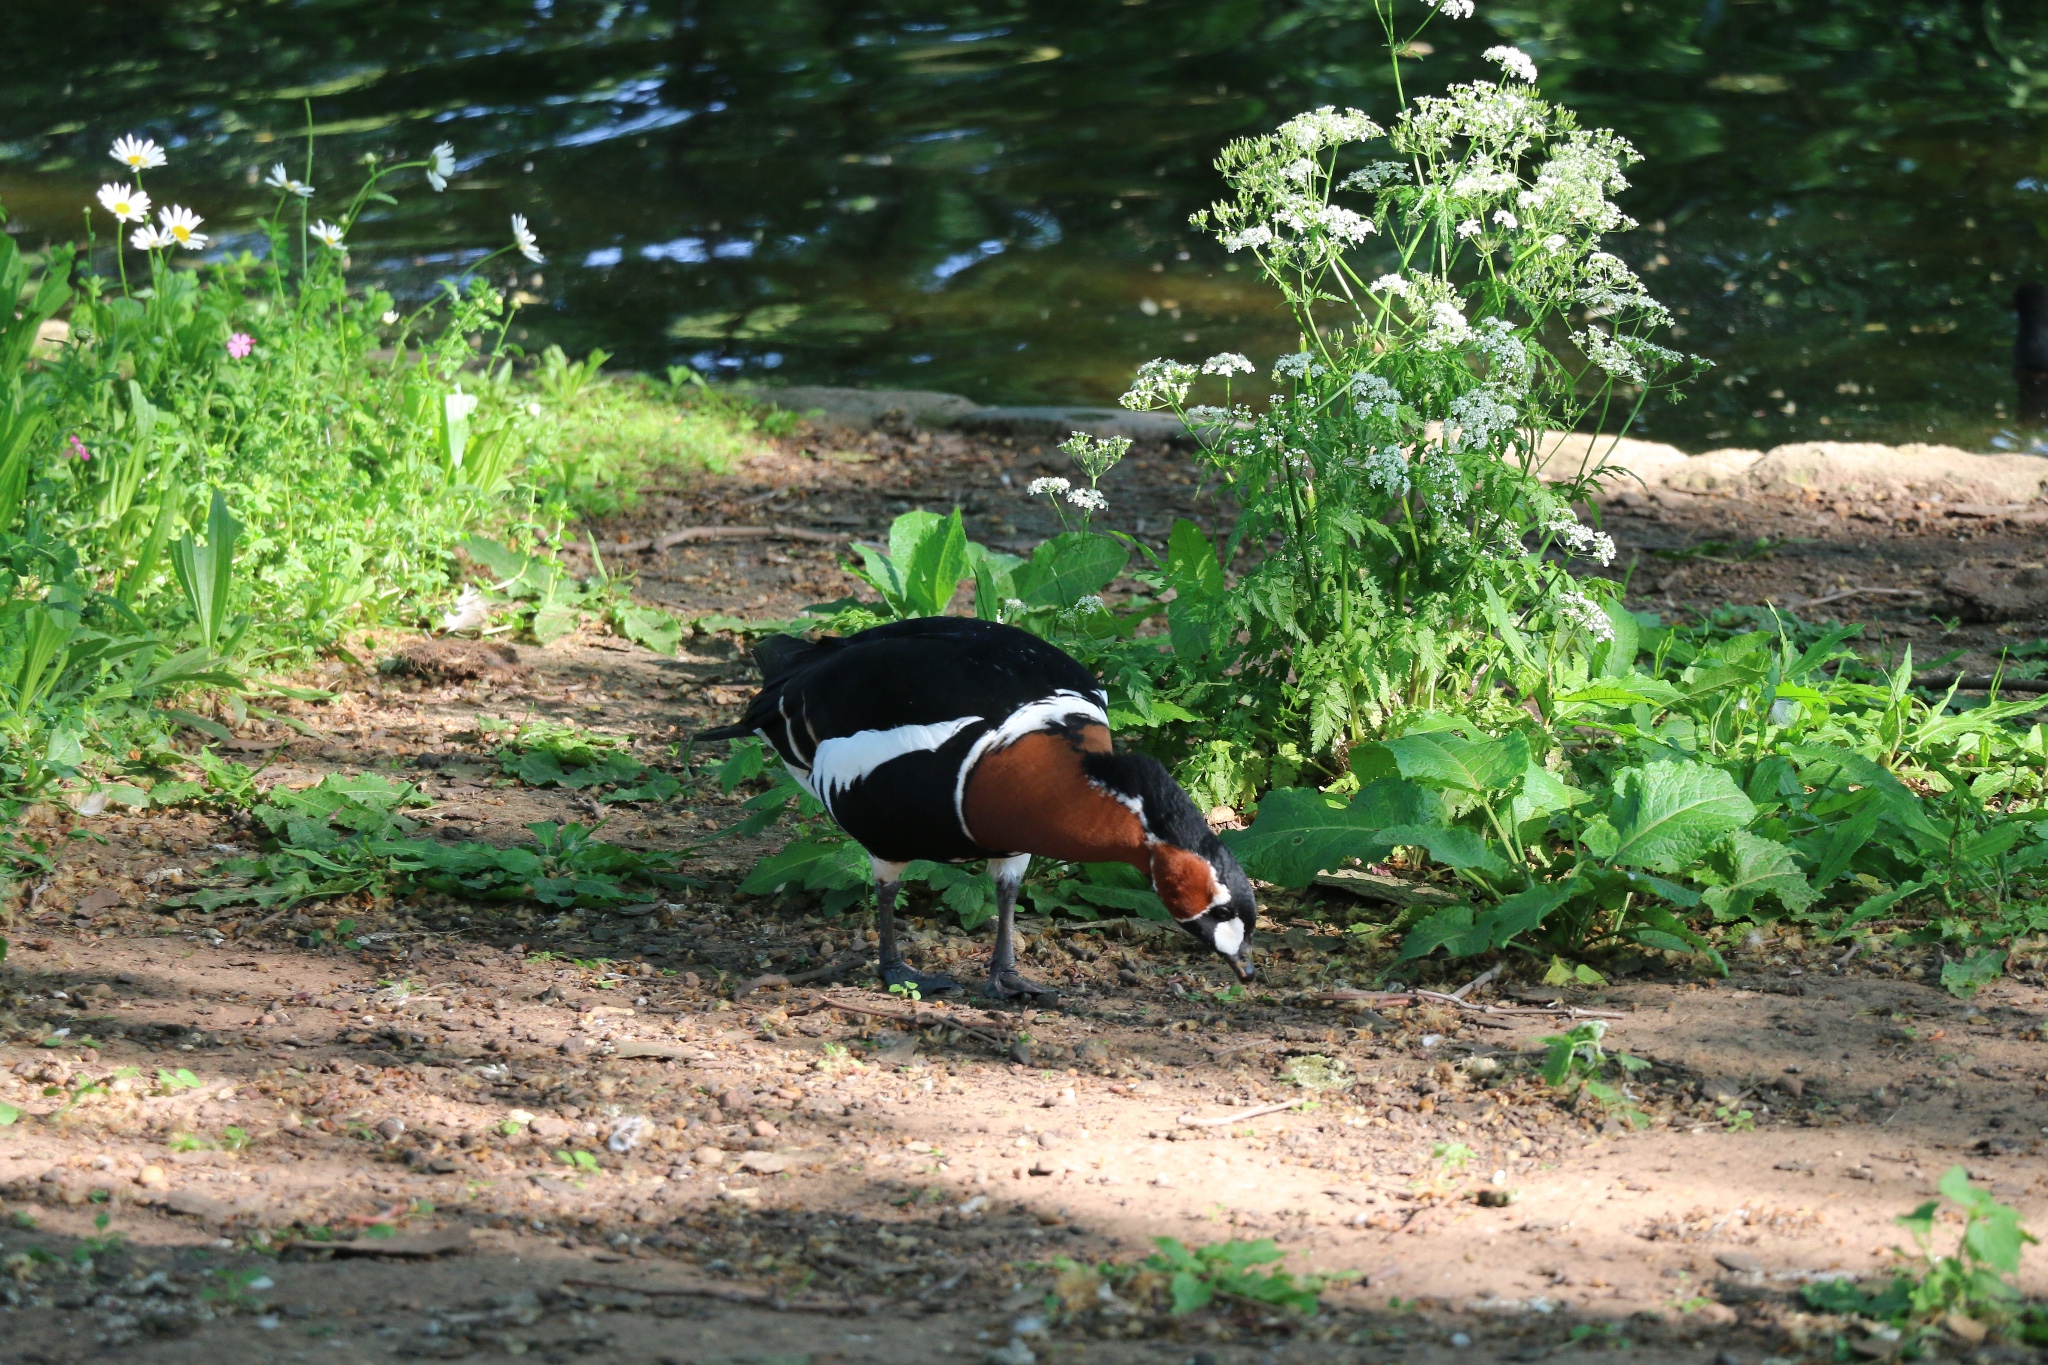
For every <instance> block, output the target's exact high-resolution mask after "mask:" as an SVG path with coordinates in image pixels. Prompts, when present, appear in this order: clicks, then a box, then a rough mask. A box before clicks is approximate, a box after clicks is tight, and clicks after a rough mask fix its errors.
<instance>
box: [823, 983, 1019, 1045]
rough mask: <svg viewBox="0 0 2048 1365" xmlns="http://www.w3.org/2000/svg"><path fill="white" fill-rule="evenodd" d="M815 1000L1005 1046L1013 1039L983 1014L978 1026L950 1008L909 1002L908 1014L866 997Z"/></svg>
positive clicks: (898, 1021) (830, 1007)
mask: <svg viewBox="0 0 2048 1365" xmlns="http://www.w3.org/2000/svg"><path fill="white" fill-rule="evenodd" d="M818 1004H819V1005H820V1006H821V1007H822V1008H824V1009H832V1010H843V1011H845V1012H846V1013H847V1014H865V1015H868V1016H870V1017H871V1018H875V1019H890V1020H894V1021H895V1022H896V1023H899V1024H909V1025H910V1026H911V1027H912V1028H956V1029H959V1030H960V1031H961V1032H962V1033H971V1034H973V1035H974V1036H975V1037H977V1038H980V1039H982V1040H983V1041H984V1042H990V1043H994V1044H995V1045H996V1046H997V1047H1008V1046H1009V1045H1010V1044H1011V1043H1013V1042H1015V1041H1016V1040H1015V1038H1013V1037H1004V1036H1002V1035H1001V1034H998V1033H995V1032H993V1031H992V1029H993V1028H995V1027H1000V1025H998V1024H996V1022H995V1021H994V1020H990V1019H987V1018H986V1017H985V1016H984V1019H983V1024H984V1025H986V1026H977V1025H975V1024H970V1023H968V1022H967V1021H966V1020H965V1019H962V1018H960V1017H959V1016H957V1015H955V1014H953V1013H952V1012H951V1011H949V1010H941V1009H936V1008H929V1007H927V1012H923V1013H920V1012H919V1006H918V1005H916V1004H913V1005H911V1007H910V1012H909V1013H907V1014H906V1013H904V1012H903V1011H901V1010H886V1009H879V1008H877V1007H875V1006H873V1005H870V1004H868V1003H867V1002H865V1001H859V1002H856V1001H851V1000H843V999H840V998H839V997H837V996H831V995H821V996H819V997H818Z"/></svg>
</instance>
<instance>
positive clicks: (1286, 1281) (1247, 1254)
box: [1144, 1237, 1336, 1316]
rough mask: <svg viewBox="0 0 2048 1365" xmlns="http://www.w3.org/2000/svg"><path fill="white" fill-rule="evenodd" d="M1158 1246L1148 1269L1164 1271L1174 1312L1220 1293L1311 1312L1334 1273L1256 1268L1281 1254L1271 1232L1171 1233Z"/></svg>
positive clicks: (1211, 1299)
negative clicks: (1251, 1237) (1193, 1237)
mask: <svg viewBox="0 0 2048 1365" xmlns="http://www.w3.org/2000/svg"><path fill="white" fill-rule="evenodd" d="M1152 1241H1153V1244H1154V1245H1155V1246H1157V1247H1158V1248H1159V1250H1158V1251H1157V1252H1155V1253H1153V1254H1152V1255H1151V1256H1149V1257H1147V1258H1146V1259H1145V1263H1144V1264H1145V1266H1146V1268H1147V1269H1150V1270H1154V1271H1157V1272H1159V1273H1160V1274H1163V1275H1165V1276H1167V1277H1168V1286H1169V1288H1170V1290H1171V1293H1172V1300H1173V1307H1172V1311H1173V1313H1174V1314H1175V1315H1176V1316H1180V1315H1183V1314H1187V1313H1192V1312H1195V1311H1196V1310H1197V1309H1201V1308H1206V1307H1208V1306H1209V1305H1210V1304H1211V1303H1213V1302H1214V1301H1215V1300H1216V1298H1217V1297H1218V1296H1219V1295H1220V1296H1223V1297H1226V1298H1233V1299H1240V1300H1243V1301H1245V1302H1248V1303H1254V1304H1260V1305H1263V1306H1265V1307H1270V1308H1284V1309H1287V1310H1289V1311H1291V1312H1295V1313H1302V1314H1313V1313H1314V1312H1315V1311H1316V1310H1317V1308H1318V1307H1320V1306H1321V1302H1322V1299H1321V1295H1322V1291H1323V1289H1324V1288H1325V1287H1326V1286H1327V1285H1328V1284H1329V1283H1330V1282H1331V1281H1332V1280H1333V1279H1334V1278H1336V1277H1334V1276H1328V1275H1304V1276H1301V1277H1298V1278H1297V1277H1296V1276H1294V1275H1293V1274H1291V1273H1289V1272H1288V1271H1285V1270H1260V1269H1259V1268H1258V1267H1260V1266H1267V1265H1272V1264H1273V1263H1275V1262H1277V1261H1279V1260H1280V1259H1281V1258H1282V1253H1281V1251H1280V1249H1279V1248H1278V1247H1276V1246H1274V1245H1273V1241H1272V1239H1271V1238H1262V1239H1261V1240H1259V1241H1256V1242H1238V1241H1230V1242H1216V1243H1212V1244H1211V1245H1208V1246H1198V1247H1188V1246H1184V1245H1183V1244H1181V1243H1180V1242H1178V1241H1176V1240H1175V1239H1174V1238H1171V1237H1155V1238H1153V1239H1152Z"/></svg>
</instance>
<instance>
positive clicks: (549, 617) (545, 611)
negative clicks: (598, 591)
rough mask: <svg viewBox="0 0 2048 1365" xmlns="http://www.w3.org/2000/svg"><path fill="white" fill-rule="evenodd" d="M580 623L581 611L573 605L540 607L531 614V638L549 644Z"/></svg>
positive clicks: (572, 630)
mask: <svg viewBox="0 0 2048 1365" xmlns="http://www.w3.org/2000/svg"><path fill="white" fill-rule="evenodd" d="M582 624H583V613H582V612H580V611H577V610H576V609H575V608H574V607H542V608H541V609H540V610H539V611H537V612H535V613H534V614H533V638H534V639H536V640H538V641H540V642H541V643H542V644H543V645H551V644H553V643H554V642H555V641H557V640H559V639H561V638H562V637H563V636H565V635H570V634H573V633H574V632H575V630H576V627H578V626H580V625H582Z"/></svg>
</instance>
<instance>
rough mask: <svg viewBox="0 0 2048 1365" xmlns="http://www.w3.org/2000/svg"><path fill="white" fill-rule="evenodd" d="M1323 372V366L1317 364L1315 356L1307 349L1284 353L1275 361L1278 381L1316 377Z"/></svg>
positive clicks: (1274, 367)
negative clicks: (1291, 353) (1288, 353)
mask: <svg viewBox="0 0 2048 1365" xmlns="http://www.w3.org/2000/svg"><path fill="white" fill-rule="evenodd" d="M1323 373H1324V370H1323V367H1322V366H1321V365H1318V364H1316V358H1315V356H1313V355H1312V354H1310V353H1309V352H1307V351H1296V352H1295V353H1294V354H1293V355H1283V356H1281V357H1280V358H1279V359H1278V360H1276V361H1274V362H1273V378H1274V380H1275V381H1276V382H1278V381H1280V380H1286V379H1316V378H1319V377H1321V376H1322V375H1323Z"/></svg>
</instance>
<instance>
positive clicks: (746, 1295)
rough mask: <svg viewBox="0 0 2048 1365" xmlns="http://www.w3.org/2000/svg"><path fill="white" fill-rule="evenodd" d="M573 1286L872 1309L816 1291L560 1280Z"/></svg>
mask: <svg viewBox="0 0 2048 1365" xmlns="http://www.w3.org/2000/svg"><path fill="white" fill-rule="evenodd" d="M562 1283H563V1284H565V1285H572V1286H574V1287H575V1288H577V1289H604V1290H608V1291H610V1292H611V1293H614V1294H645V1295H647V1297H649V1298H692V1299H719V1300H721V1301H723V1302H725V1303H749V1304H755V1305H758V1306H760V1307H763V1308H773V1309H774V1310H775V1311H776V1312H778V1313H831V1314H835V1315H841V1316H850V1317H860V1316H865V1315H866V1314H868V1313H870V1312H872V1311H874V1310H873V1307H872V1306H871V1305H869V1304H865V1303H859V1302H856V1301H855V1300H853V1299H839V1300H835V1299H828V1298H824V1297H823V1296H821V1295H817V1294H800V1295H797V1296H796V1297H794V1298H788V1297H784V1296H783V1295H781V1294H777V1293H776V1292H774V1291H773V1290H770V1289H743V1288H741V1287H739V1286H738V1285H734V1286H731V1287H727V1286H725V1285H710V1284H703V1285H697V1284H693V1285H675V1286H667V1287H657V1286H655V1285H637V1284H613V1283H612V1282H611V1281H610V1280H580V1279H578V1280H563V1281H562Z"/></svg>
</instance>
